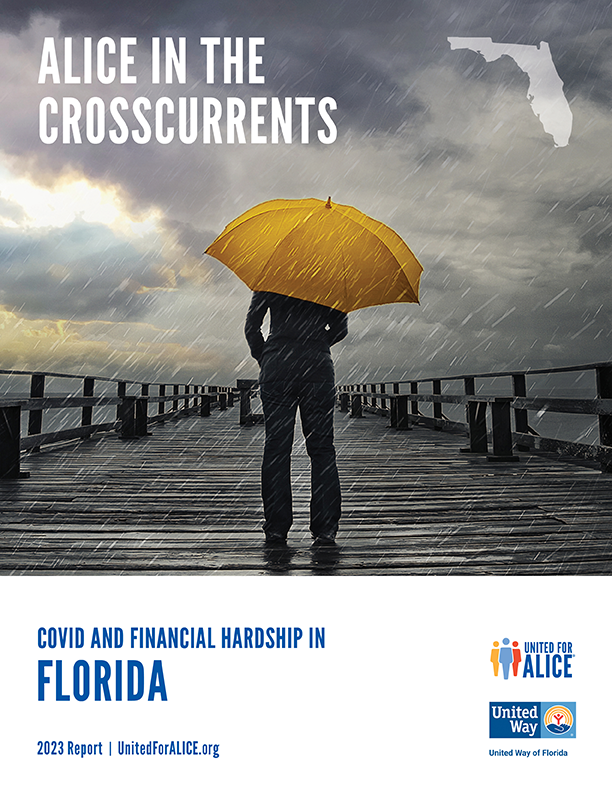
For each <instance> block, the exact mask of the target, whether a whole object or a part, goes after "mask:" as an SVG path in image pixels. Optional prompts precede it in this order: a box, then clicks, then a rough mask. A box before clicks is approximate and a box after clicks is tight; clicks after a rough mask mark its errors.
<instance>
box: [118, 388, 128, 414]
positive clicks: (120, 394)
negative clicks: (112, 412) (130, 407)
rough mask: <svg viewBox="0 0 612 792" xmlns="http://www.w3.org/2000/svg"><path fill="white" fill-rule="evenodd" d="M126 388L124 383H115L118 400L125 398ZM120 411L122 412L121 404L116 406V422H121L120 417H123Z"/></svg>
mask: <svg viewBox="0 0 612 792" xmlns="http://www.w3.org/2000/svg"><path fill="white" fill-rule="evenodd" d="M126 388H127V386H126V383H125V382H118V383H117V396H118V397H119V398H120V399H124V398H125V391H126ZM122 410H123V407H122V404H121V403H119V404H118V405H117V420H118V421H121V420H122V415H123V411H122Z"/></svg>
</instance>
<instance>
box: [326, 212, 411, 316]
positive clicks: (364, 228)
mask: <svg viewBox="0 0 612 792" xmlns="http://www.w3.org/2000/svg"><path fill="white" fill-rule="evenodd" d="M340 214H342V216H343V217H345V218H346V219H347V220H348V221H349V222H351V223H352V224H353V225H356V226H357V227H358V228H359V229H360V230H362V231H366V232H367V233H368V234H372V236H374V237H376V239H377V240H378V241H379V242H380V244H381V245H382V246H383V247H384V248H386V249H387V250H388V251H389V255H391V256H393V258H394V259H395V260H396V261H397V263H398V264H399V267H400V272H401V273H402V275H403V276H404V278H405V280H406V283H407V284H408V289H409V291H410V294H411V295H412V296H413V297H414V298H415V299H416V301H417V303H418V296H417V295H416V294H415V291H414V289H413V288H412V285H411V283H410V281H409V280H408V276H407V275H406V273H405V272H404V267H403V266H402V263H401V262H400V261H399V260H398V258H397V256H396V255H395V253H394V252H393V251H392V250H391V248H390V247H389V245H387V244H386V242H385V241H384V240H383V239H381V238H380V237H379V236H378V235H377V234H375V233H374V232H373V231H370V229H369V228H366V227H365V226H364V225H361V224H360V223H358V222H357V220H353V218H352V217H350V216H349V215H348V214H345V213H344V212H340ZM366 217H367V215H366ZM381 225H384V223H381ZM385 228H388V229H389V231H393V229H392V228H389V226H385ZM393 233H394V234H395V233H396V232H395V231H393ZM396 236H397V237H398V239H399V240H400V241H401V242H402V244H404V245H406V243H405V242H404V240H403V239H402V238H401V237H400V235H399V234H396ZM406 247H407V248H408V250H409V251H410V253H411V255H412V257H413V258H414V260H415V261H416V263H417V264H418V265H419V267H420V268H421V272H423V265H422V264H421V262H420V261H419V260H418V258H417V257H416V256H415V255H414V253H413V252H412V250H410V248H409V247H408V245H406Z"/></svg>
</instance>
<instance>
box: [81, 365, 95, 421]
mask: <svg viewBox="0 0 612 792" xmlns="http://www.w3.org/2000/svg"><path fill="white" fill-rule="evenodd" d="M94 385H95V380H94V378H93V377H85V379H84V380H83V396H87V397H88V398H89V397H92V396H93V395H94ZM92 423H93V407H92V406H91V405H90V406H86V407H83V409H82V410H81V426H91V425H92Z"/></svg>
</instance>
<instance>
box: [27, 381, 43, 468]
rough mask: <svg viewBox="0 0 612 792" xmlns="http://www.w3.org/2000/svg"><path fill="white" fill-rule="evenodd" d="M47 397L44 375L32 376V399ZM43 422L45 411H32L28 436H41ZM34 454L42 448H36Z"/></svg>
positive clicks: (29, 418)
mask: <svg viewBox="0 0 612 792" xmlns="http://www.w3.org/2000/svg"><path fill="white" fill-rule="evenodd" d="M44 395H45V375H44V374H32V379H31V381H30V397H31V398H32V399H42V397H43V396H44ZM42 420H43V411H42V410H30V414H29V415H28V434H29V435H35V434H40V433H41V432H42ZM32 451H33V452H35V453H36V452H37V451H40V446H36V447H35V448H33V449H32Z"/></svg>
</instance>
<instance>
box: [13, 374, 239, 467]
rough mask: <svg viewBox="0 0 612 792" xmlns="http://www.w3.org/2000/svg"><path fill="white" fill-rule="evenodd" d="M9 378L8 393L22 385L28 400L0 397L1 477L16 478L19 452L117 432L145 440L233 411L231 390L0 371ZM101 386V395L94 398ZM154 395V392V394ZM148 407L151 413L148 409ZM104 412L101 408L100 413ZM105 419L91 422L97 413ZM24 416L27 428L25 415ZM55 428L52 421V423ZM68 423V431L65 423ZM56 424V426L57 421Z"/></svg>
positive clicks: (211, 386)
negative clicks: (162, 427) (180, 423)
mask: <svg viewBox="0 0 612 792" xmlns="http://www.w3.org/2000/svg"><path fill="white" fill-rule="evenodd" d="M0 375H5V377H6V378H10V383H11V387H10V390H12V391H15V390H17V388H19V387H20V385H21V383H22V382H23V383H24V385H23V391H25V390H26V389H27V388H28V386H29V396H27V397H26V396H24V395H23V393H22V392H21V390H20V393H19V395H17V396H15V395H12V394H11V393H10V392H8V393H5V394H3V395H2V394H1V393H0V478H19V477H21V476H23V475H24V474H22V473H21V471H20V457H21V454H22V452H24V451H30V452H33V453H35V452H36V451H40V449H41V447H42V446H47V445H53V444H57V443H62V442H66V441H69V440H78V439H83V438H88V437H91V436H92V435H94V434H96V433H102V432H117V433H118V435H119V437H121V438H122V439H124V440H129V439H135V438H139V437H145V436H146V435H147V434H150V432H149V427H150V426H151V425H152V424H154V423H157V422H159V421H166V420H170V419H176V418H182V417H185V416H187V415H193V414H194V413H198V414H199V415H202V416H208V415H210V411H211V408H218V409H220V410H225V409H226V408H227V407H231V406H233V403H234V393H235V390H234V389H233V388H228V387H225V386H218V385H195V384H193V383H189V384H185V383H170V384H169V383H150V382H143V381H135V380H127V379H113V378H109V377H91V376H82V375H73V374H59V373H55V372H48V371H44V372H41V371H37V372H33V371H16V370H12V369H0ZM64 381H65V382H67V383H68V382H69V383H71V384H73V385H74V383H77V387H78V388H79V391H80V392H79V393H78V394H76V393H71V394H69V395H65V394H63V393H62V394H61V395H59V394H58V395H52V394H51V393H50V392H47V393H46V391H47V389H48V388H49V387H50V386H52V387H53V389H55V390H56V389H57V387H58V384H59V383H60V382H62V383H63V382H64ZM100 387H102V388H103V389H104V390H105V393H104V394H99V395H95V391H96V389H97V388H98V389H99V388H100ZM153 390H155V393H153ZM151 407H153V409H152V410H151ZM101 408H102V409H101ZM57 410H70V413H69V417H68V418H66V419H64V420H63V421H62V422H61V423H62V426H61V427H56V428H54V429H53V430H52V431H43V428H44V424H45V422H46V417H49V416H50V415H51V413H52V411H57ZM96 412H97V413H98V414H99V413H100V412H103V413H105V418H106V420H102V421H100V420H99V422H97V423H96V422H94V415H95V413H96ZM25 413H27V414H28V415H27V424H26V422H25V421H24V414H25ZM51 422H52V423H53V421H51ZM64 422H65V423H67V424H68V425H67V426H66V427H64V426H63V424H64ZM55 423H57V421H56V422H55Z"/></svg>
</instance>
